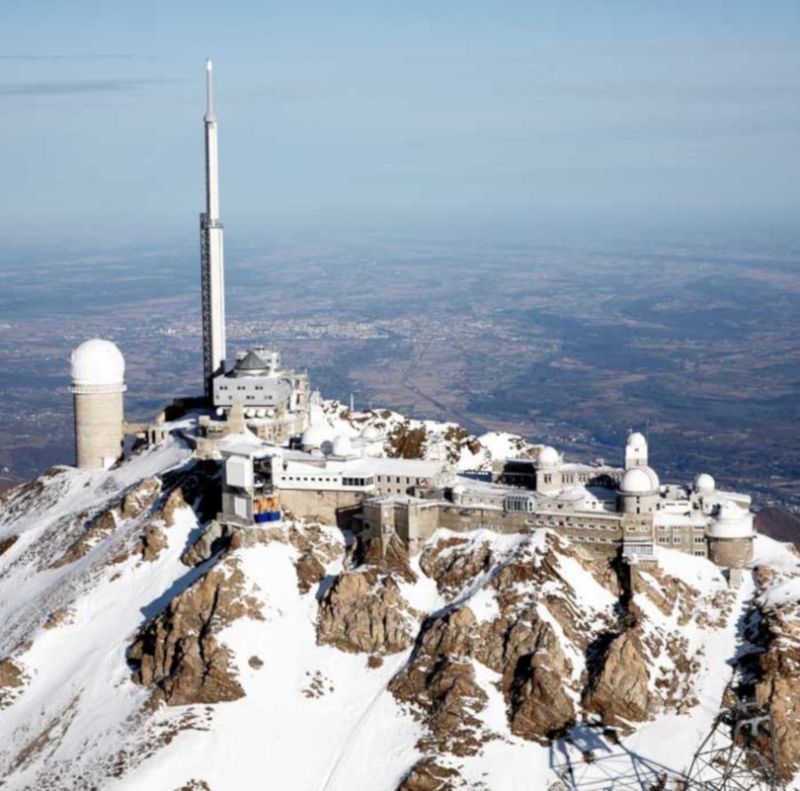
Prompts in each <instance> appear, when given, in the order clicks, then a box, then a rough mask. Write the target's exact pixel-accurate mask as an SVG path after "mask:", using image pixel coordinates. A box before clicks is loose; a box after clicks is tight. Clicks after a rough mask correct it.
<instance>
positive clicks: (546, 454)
mask: <svg viewBox="0 0 800 791" xmlns="http://www.w3.org/2000/svg"><path fill="white" fill-rule="evenodd" d="M536 461H537V462H538V464H539V466H540V467H556V466H557V465H558V462H559V461H560V459H559V456H558V451H557V450H556V449H555V448H551V447H550V445H545V447H543V448H542V449H541V450H540V451H539V455H538V457H537V459H536Z"/></svg>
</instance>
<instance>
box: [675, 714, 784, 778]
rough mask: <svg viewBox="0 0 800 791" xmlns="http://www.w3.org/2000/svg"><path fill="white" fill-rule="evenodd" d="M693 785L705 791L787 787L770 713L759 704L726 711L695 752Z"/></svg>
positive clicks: (691, 771) (719, 715)
mask: <svg viewBox="0 0 800 791" xmlns="http://www.w3.org/2000/svg"><path fill="white" fill-rule="evenodd" d="M689 782H690V783H691V786H690V787H691V788H702V789H704V790H705V791H775V789H781V788H783V787H784V784H783V783H782V782H781V780H780V773H779V771H778V764H777V760H776V757H775V743H774V740H773V728H772V718H771V717H770V715H769V711H768V710H767V709H766V708H765V707H763V706H759V705H758V704H756V703H755V702H744V703H739V704H737V705H735V706H731V707H728V708H725V709H722V710H721V711H720V713H719V714H718V715H717V717H716V719H715V720H714V726H713V727H712V729H711V732H710V733H709V734H708V736H706V738H705V740H704V741H703V743H702V744H701V745H700V749H699V750H698V751H697V752H696V753H695V756H694V759H693V760H692V765H691V766H690V767H689Z"/></svg>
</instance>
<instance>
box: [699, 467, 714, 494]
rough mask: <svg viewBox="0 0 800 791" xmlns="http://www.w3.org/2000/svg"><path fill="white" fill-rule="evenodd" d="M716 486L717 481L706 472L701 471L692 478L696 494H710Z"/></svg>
mask: <svg viewBox="0 0 800 791" xmlns="http://www.w3.org/2000/svg"><path fill="white" fill-rule="evenodd" d="M716 488H717V482H716V481H715V480H714V479H713V478H712V477H711V476H710V475H709V474H708V473H707V472H701V473H700V475H698V476H697V477H696V478H695V479H694V490H695V491H696V492H697V493H698V494H712V493H713V492H714V490H715V489H716Z"/></svg>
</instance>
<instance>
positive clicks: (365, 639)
mask: <svg viewBox="0 0 800 791" xmlns="http://www.w3.org/2000/svg"><path fill="white" fill-rule="evenodd" d="M416 618H417V613H416V612H415V610H414V609H413V608H412V607H411V606H410V605H409V604H408V602H406V600H405V599H404V598H403V596H402V594H401V593H400V589H399V587H398V585H397V583H396V582H395V581H394V579H393V578H392V577H389V576H384V577H380V576H379V575H378V573H377V572H376V571H374V570H368V571H351V572H347V573H345V574H341V575H340V576H339V577H338V578H337V579H336V581H335V582H334V583H333V584H332V585H331V586H330V588H328V590H327V591H325V595H324V597H323V599H322V602H321V603H320V609H319V619H318V621H317V642H318V643H320V644H325V643H327V644H329V645H334V646H336V647H337V648H339V649H341V650H342V651H350V652H359V651H364V652H367V653H371V654H394V653H397V652H398V651H402V650H404V649H405V648H408V647H409V646H410V645H411V644H412V643H413V642H414V633H415V632H416Z"/></svg>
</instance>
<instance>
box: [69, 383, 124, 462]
mask: <svg viewBox="0 0 800 791" xmlns="http://www.w3.org/2000/svg"><path fill="white" fill-rule="evenodd" d="M73 404H74V409H75V465H76V466H77V467H81V468H84V469H103V468H106V467H110V466H111V465H112V464H114V462H115V461H117V459H119V458H120V456H121V455H122V439H123V435H122V422H123V419H124V414H123V393H122V392H121V391H120V392H117V393H75V395H74V396H73Z"/></svg>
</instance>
